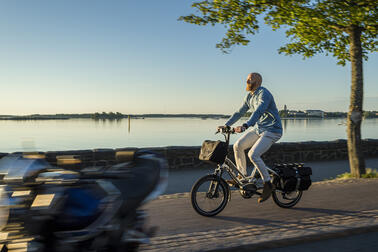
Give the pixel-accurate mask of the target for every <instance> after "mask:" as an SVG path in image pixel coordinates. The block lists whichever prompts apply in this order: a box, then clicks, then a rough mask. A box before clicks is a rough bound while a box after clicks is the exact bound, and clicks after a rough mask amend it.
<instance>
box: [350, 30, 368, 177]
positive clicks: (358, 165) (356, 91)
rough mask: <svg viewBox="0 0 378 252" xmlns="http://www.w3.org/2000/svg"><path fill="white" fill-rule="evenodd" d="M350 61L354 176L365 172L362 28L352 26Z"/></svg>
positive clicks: (351, 163) (351, 140) (351, 166)
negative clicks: (362, 134)
mask: <svg viewBox="0 0 378 252" xmlns="http://www.w3.org/2000/svg"><path fill="white" fill-rule="evenodd" d="M349 38H350V44H349V46H350V48H349V52H350V61H351V67H352V87H351V93H350V106H349V113H348V119H347V134H348V156H349V165H350V171H351V174H352V176H353V177H356V178H360V177H361V175H362V174H365V173H366V171H365V160H364V158H363V151H362V144H361V121H362V113H363V110H362V100H363V78H362V48H361V28H359V27H357V26H352V27H351V28H350V30H349Z"/></svg>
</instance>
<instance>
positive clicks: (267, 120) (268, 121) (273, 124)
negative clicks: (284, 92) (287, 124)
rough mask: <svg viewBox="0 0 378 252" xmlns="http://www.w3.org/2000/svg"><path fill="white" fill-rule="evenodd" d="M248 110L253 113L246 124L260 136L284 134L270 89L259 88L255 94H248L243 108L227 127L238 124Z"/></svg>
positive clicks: (233, 116) (232, 117)
mask: <svg viewBox="0 0 378 252" xmlns="http://www.w3.org/2000/svg"><path fill="white" fill-rule="evenodd" d="M248 110H250V111H251V112H252V114H251V117H249V119H248V121H247V122H246V124H247V125H248V127H251V126H254V128H255V130H256V131H257V132H258V133H259V134H261V133H262V132H264V131H269V132H273V133H280V134H282V124H281V118H280V116H279V114H278V110H277V106H276V103H275V102H274V99H273V95H272V94H271V93H270V92H269V91H268V89H266V88H264V87H259V88H257V89H256V91H255V92H254V93H253V94H251V93H250V92H248V95H247V96H246V97H245V98H244V101H243V104H242V106H241V108H240V109H239V110H238V111H237V112H235V113H234V114H233V115H232V116H231V117H230V119H228V121H227V122H226V125H227V126H231V125H232V124H234V123H235V122H237V121H238V120H239V119H240V118H241V117H242V116H243V115H244V114H245V113H246V112H247V111H248Z"/></svg>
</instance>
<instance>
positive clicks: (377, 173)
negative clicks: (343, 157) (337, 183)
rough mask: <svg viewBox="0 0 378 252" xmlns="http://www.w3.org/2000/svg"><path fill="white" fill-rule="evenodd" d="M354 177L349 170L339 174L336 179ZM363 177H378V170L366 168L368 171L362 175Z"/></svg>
mask: <svg viewBox="0 0 378 252" xmlns="http://www.w3.org/2000/svg"><path fill="white" fill-rule="evenodd" d="M349 178H353V176H352V174H351V173H349V172H346V173H343V174H340V175H337V177H336V179H349ZM361 178H378V171H377V170H375V169H374V170H373V169H371V168H367V169H366V173H365V174H362V175H361Z"/></svg>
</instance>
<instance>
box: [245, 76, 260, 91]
mask: <svg viewBox="0 0 378 252" xmlns="http://www.w3.org/2000/svg"><path fill="white" fill-rule="evenodd" d="M261 83H262V77H261V75H260V74H259V73H250V74H248V77H247V88H246V90H247V91H250V92H253V91H255V90H256V89H257V88H258V87H260V86H261Z"/></svg>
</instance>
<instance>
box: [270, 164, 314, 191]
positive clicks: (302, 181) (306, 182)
mask: <svg viewBox="0 0 378 252" xmlns="http://www.w3.org/2000/svg"><path fill="white" fill-rule="evenodd" d="M274 170H275V171H276V172H278V174H279V175H280V177H281V178H280V180H279V181H273V183H274V184H276V185H277V186H278V187H279V188H280V189H281V190H283V191H284V192H292V191H295V190H296V189H298V190H300V191H305V190H307V189H308V188H309V187H310V186H311V178H310V175H312V170H311V168H310V167H303V165H302V164H278V165H275V167H274Z"/></svg>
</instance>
